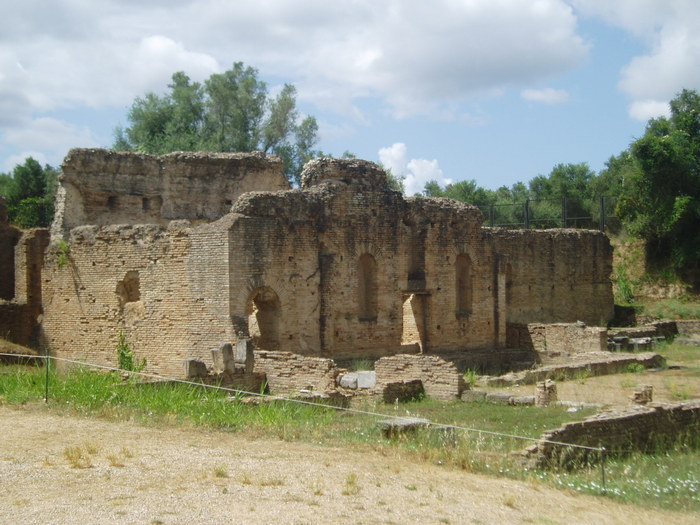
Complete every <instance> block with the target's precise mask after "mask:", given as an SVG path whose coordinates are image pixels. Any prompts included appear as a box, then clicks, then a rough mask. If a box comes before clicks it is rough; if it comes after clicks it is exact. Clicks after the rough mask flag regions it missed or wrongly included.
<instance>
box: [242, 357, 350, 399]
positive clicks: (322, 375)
mask: <svg viewBox="0 0 700 525" xmlns="http://www.w3.org/2000/svg"><path fill="white" fill-rule="evenodd" d="M253 371H254V372H255V373H264V374H265V376H266V378H267V384H268V386H269V388H270V392H271V393H272V394H276V395H294V394H298V393H299V391H300V390H311V391H314V392H327V391H329V390H335V388H336V385H335V378H336V377H337V375H338V368H336V366H335V362H334V361H333V360H332V359H326V358H319V357H307V356H302V355H297V354H292V353H290V352H276V351H256V352H255V368H254V370H253Z"/></svg>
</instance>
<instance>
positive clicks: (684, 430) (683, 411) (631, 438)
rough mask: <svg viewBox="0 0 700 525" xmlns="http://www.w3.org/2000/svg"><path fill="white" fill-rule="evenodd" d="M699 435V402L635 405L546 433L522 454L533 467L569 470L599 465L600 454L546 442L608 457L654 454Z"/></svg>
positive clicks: (600, 414) (567, 424) (603, 413)
mask: <svg viewBox="0 0 700 525" xmlns="http://www.w3.org/2000/svg"><path fill="white" fill-rule="evenodd" d="M698 431H700V401H697V400H696V401H689V402H685V403H678V404H675V405H666V404H660V403H654V404H649V405H646V406H639V405H635V406H631V407H628V408H625V409H621V410H619V409H618V410H611V411H606V412H601V413H599V414H596V415H594V416H591V417H589V418H587V419H585V420H583V421H577V422H573V423H566V424H564V426H562V427H561V428H559V429H557V430H553V431H550V432H546V433H545V434H544V435H543V436H542V440H543V441H540V442H538V443H537V444H536V445H533V446H531V447H529V448H528V449H526V450H525V451H524V453H523V454H524V456H525V457H526V458H528V462H529V463H530V464H531V465H532V466H535V467H547V466H562V467H567V468H572V467H575V466H577V465H582V464H585V463H590V462H596V461H598V460H599V459H600V455H599V454H600V453H599V452H597V451H588V450H582V449H575V448H567V447H562V446H559V445H554V444H552V443H548V442H545V440H546V441H550V442H551V441H555V442H559V443H571V444H576V445H583V446H587V447H596V448H597V447H600V446H603V447H605V450H606V454H608V455H609V454H629V453H632V452H634V451H642V452H655V451H658V450H660V449H663V448H664V447H668V446H671V445H674V444H676V443H677V442H678V440H679V439H683V438H684V437H690V436H694V435H696V434H697V432H698Z"/></svg>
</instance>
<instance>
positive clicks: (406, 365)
mask: <svg viewBox="0 0 700 525" xmlns="http://www.w3.org/2000/svg"><path fill="white" fill-rule="evenodd" d="M374 371H375V372H376V374H377V385H376V388H377V389H378V390H381V389H382V388H384V387H385V386H386V385H387V384H388V383H396V382H398V381H412V380H414V379H420V380H421V382H422V383H423V388H424V390H425V393H426V395H427V396H429V397H432V398H434V399H440V400H443V401H451V400H454V399H457V398H459V397H460V396H461V394H462V391H463V390H466V388H467V387H466V385H465V383H464V378H463V376H462V374H461V373H459V371H458V370H457V368H456V367H455V365H454V364H452V363H450V362H447V361H445V360H444V359H441V358H440V357H438V356H435V355H406V354H399V355H394V356H390V357H383V358H381V359H379V360H378V361H377V362H376V363H375V364H374Z"/></svg>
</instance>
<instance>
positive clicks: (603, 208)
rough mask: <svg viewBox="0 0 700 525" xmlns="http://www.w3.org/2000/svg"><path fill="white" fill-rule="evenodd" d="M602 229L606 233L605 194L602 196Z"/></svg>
mask: <svg viewBox="0 0 700 525" xmlns="http://www.w3.org/2000/svg"><path fill="white" fill-rule="evenodd" d="M600 231H602V232H603V233H605V195H601V196H600Z"/></svg>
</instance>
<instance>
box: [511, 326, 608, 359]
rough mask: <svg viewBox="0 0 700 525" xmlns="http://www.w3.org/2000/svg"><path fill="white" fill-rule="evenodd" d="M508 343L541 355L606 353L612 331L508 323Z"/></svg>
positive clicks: (593, 327) (513, 346)
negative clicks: (549, 353)
mask: <svg viewBox="0 0 700 525" xmlns="http://www.w3.org/2000/svg"><path fill="white" fill-rule="evenodd" d="M507 341H508V346H509V347H512V348H522V349H525V350H535V351H537V352H566V353H580V352H604V351H607V344H608V331H607V329H606V328H602V327H599V326H582V325H579V324H576V323H552V324H537V323H530V324H518V323H508V328H507Z"/></svg>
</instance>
